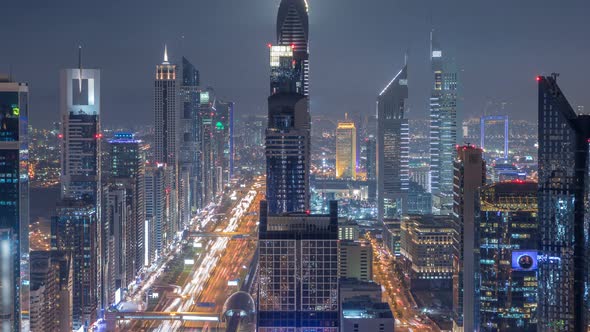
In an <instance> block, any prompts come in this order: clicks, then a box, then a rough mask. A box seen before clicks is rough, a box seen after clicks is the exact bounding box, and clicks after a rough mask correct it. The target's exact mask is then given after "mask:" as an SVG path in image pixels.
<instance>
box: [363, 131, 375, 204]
mask: <svg viewBox="0 0 590 332" xmlns="http://www.w3.org/2000/svg"><path fill="white" fill-rule="evenodd" d="M365 151H366V155H367V160H366V163H365V171H366V172H367V186H368V191H369V193H368V196H369V200H370V201H371V202H374V201H375V199H376V196H377V139H376V138H375V136H374V135H369V136H368V137H367V138H365Z"/></svg>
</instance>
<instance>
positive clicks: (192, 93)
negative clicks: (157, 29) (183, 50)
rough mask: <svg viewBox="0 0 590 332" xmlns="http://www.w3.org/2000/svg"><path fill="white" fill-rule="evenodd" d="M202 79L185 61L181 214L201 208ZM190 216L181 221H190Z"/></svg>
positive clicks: (181, 113)
mask: <svg viewBox="0 0 590 332" xmlns="http://www.w3.org/2000/svg"><path fill="white" fill-rule="evenodd" d="M199 84H200V76H199V71H198V70H197V69H196V68H195V66H194V65H193V64H192V63H190V62H189V61H188V59H187V58H185V57H183V58H182V84H181V86H180V104H181V106H180V109H181V112H180V130H181V135H180V143H179V144H180V146H179V150H180V151H179V160H178V162H179V165H178V167H179V169H180V171H179V177H180V179H179V197H180V206H181V207H180V211H181V212H184V213H187V212H190V211H196V210H198V209H200V208H202V206H201V202H200V199H199V195H200V193H199V186H198V184H199V180H198V177H199V165H198V163H199V161H200V160H201V154H200V150H199V144H198V142H199V132H200V127H199V105H200V103H199V97H200V88H199ZM188 218H190V215H183V216H182V217H181V220H185V222H186V221H188Z"/></svg>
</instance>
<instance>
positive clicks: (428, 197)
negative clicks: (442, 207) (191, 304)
mask: <svg viewBox="0 0 590 332" xmlns="http://www.w3.org/2000/svg"><path fill="white" fill-rule="evenodd" d="M406 201H407V203H406V213H407V214H422V215H426V214H431V213H432V194H431V193H429V192H427V191H426V189H424V188H423V187H422V186H420V185H419V184H417V183H416V182H414V181H410V185H409V188H408V194H407V199H406Z"/></svg>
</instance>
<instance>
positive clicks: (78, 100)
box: [60, 61, 102, 208]
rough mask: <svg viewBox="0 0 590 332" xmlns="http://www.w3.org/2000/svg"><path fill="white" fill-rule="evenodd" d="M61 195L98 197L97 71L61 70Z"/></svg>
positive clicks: (98, 129)
mask: <svg viewBox="0 0 590 332" xmlns="http://www.w3.org/2000/svg"><path fill="white" fill-rule="evenodd" d="M60 100H61V102H60V105H61V111H60V112H61V124H62V127H61V134H60V135H61V137H62V141H61V145H62V149H61V153H62V156H61V188H62V191H61V194H62V198H73V199H79V198H82V197H85V196H87V197H89V198H90V199H91V200H93V201H95V202H96V204H97V208H99V203H100V200H99V199H98V198H99V194H98V190H99V188H100V162H99V156H100V150H101V147H100V143H99V141H100V139H101V138H102V134H101V132H100V70H98V69H86V68H82V64H81V61H80V64H79V66H78V68H75V69H64V70H62V72H61V89H60Z"/></svg>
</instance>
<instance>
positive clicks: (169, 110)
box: [154, 49, 178, 166]
mask: <svg viewBox="0 0 590 332" xmlns="http://www.w3.org/2000/svg"><path fill="white" fill-rule="evenodd" d="M177 74H178V73H177V67H176V65H175V64H171V63H170V62H169V61H168V49H165V50H164V61H163V62H162V63H161V64H159V65H157V66H156V79H155V84H154V116H155V140H154V143H155V146H154V157H155V161H156V162H158V163H166V164H168V165H170V166H175V165H176V163H177V153H178V152H177V144H178V140H177V135H176V132H177V130H176V128H177V122H178V121H177V119H176V117H177V116H178V93H177V92H178V91H177V88H178V82H177V79H176V76H177Z"/></svg>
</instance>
